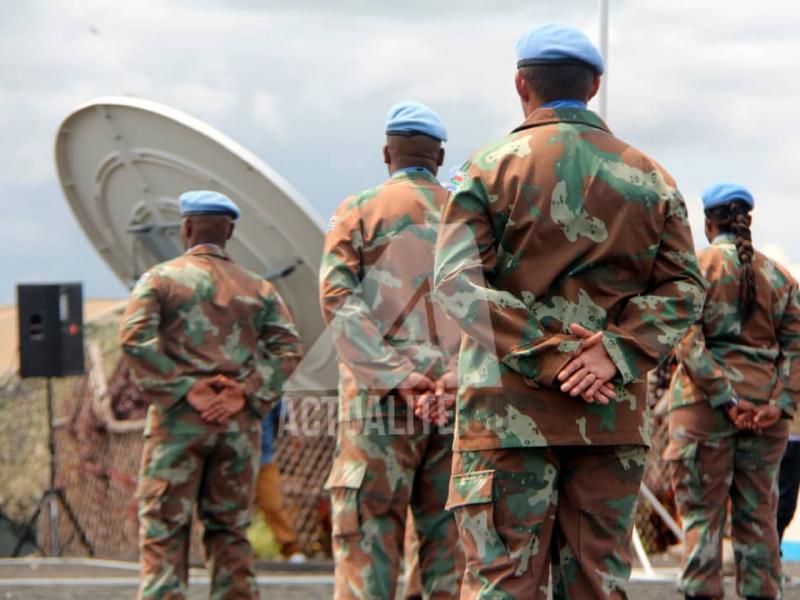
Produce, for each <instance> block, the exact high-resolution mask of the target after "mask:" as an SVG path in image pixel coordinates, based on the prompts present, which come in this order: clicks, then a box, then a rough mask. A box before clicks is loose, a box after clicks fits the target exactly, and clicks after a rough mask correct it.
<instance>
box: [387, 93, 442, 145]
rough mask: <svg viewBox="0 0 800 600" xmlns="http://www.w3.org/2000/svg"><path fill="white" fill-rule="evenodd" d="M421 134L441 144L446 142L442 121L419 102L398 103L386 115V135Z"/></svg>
mask: <svg viewBox="0 0 800 600" xmlns="http://www.w3.org/2000/svg"><path fill="white" fill-rule="evenodd" d="M415 133H423V134H425V135H429V136H431V137H432V138H436V139H437V140H439V141H441V142H446V141H447V131H445V129H444V125H443V124H442V120H441V119H440V118H439V115H437V114H436V113H435V112H433V111H432V110H431V109H430V108H428V107H427V106H425V105H424V104H422V103H421V102H411V101H408V102H400V103H399V104H395V105H394V106H393V107H392V108H390V109H389V114H388V115H386V134H387V135H413V134H415Z"/></svg>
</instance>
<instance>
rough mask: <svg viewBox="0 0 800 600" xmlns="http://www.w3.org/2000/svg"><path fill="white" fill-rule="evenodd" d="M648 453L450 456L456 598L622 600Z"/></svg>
mask: <svg viewBox="0 0 800 600" xmlns="http://www.w3.org/2000/svg"><path fill="white" fill-rule="evenodd" d="M646 453H647V450H646V448H645V447H644V446H616V447H612V446H603V447H598V448H593V449H592V451H591V453H587V452H586V448H585V447H584V446H573V447H564V446H552V447H549V448H530V449H505V448H501V449H487V450H478V451H467V450H465V451H462V452H456V453H455V460H454V462H453V476H452V480H451V484H450V496H449V499H448V508H450V509H451V510H453V511H454V512H455V514H456V520H457V522H458V527H459V534H460V538H461V543H462V545H463V546H464V553H465V554H466V564H467V569H466V573H465V575H464V582H463V585H462V590H461V600H477V599H491V600H516V599H518V598H531V599H535V600H549V596H548V594H547V589H548V583H549V581H550V572H551V570H552V592H553V595H552V598H553V599H554V600H567V599H571V600H587V599H589V598H597V599H600V598H611V599H615V600H619V599H622V598H627V596H626V593H625V590H626V588H627V585H628V580H629V578H630V573H631V560H632V556H631V550H630V536H631V531H632V527H633V522H634V513H635V511H636V501H637V498H638V494H639V483H640V481H641V478H642V475H643V474H644V466H645V456H646Z"/></svg>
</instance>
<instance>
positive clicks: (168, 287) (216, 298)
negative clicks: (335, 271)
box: [119, 244, 302, 434]
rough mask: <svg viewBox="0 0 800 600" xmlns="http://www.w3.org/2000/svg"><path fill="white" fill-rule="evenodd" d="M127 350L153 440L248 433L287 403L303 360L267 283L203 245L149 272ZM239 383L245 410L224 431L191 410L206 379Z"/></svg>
mask: <svg viewBox="0 0 800 600" xmlns="http://www.w3.org/2000/svg"><path fill="white" fill-rule="evenodd" d="M119 339H120V344H121V346H122V350H123V352H124V354H125V358H126V359H127V362H128V364H129V365H130V367H131V371H132V373H133V376H134V379H135V380H136V382H137V384H138V385H139V387H140V388H141V390H142V392H143V394H144V395H145V397H146V398H147V399H148V400H149V401H150V402H151V403H152V404H151V406H150V408H149V410H148V414H147V428H146V433H153V432H158V431H164V432H169V433H171V434H178V433H186V434H192V433H206V432H207V431H209V430H210V429H211V430H214V431H231V432H233V431H243V430H245V429H254V428H255V427H257V424H258V421H259V420H260V418H261V416H263V415H265V414H266V413H267V412H269V410H270V408H271V407H272V405H273V404H274V403H275V402H277V400H278V398H279V397H280V391H281V386H282V385H283V382H284V380H285V379H286V377H287V375H288V374H289V373H290V372H291V370H292V369H293V368H294V366H295V365H296V364H297V362H298V361H299V358H300V354H301V352H302V349H301V344H300V339H299V337H298V334H297V329H296V328H295V325H294V322H293V321H292V317H291V315H290V314H289V311H288V309H287V308H286V306H285V304H284V303H283V300H282V299H281V298H280V296H279V295H278V293H277V292H276V291H275V289H274V288H273V287H272V285H271V284H270V283H269V282H268V281H265V280H264V279H262V278H261V277H259V276H258V275H256V274H255V273H252V272H250V271H248V270H247V269H244V268H242V267H240V266H239V265H237V264H236V263H234V262H233V261H231V260H230V259H229V258H228V256H227V255H226V254H225V252H224V250H222V249H221V248H220V247H219V246H215V245H213V244H203V245H199V246H195V247H194V248H192V249H190V250H189V251H188V252H187V253H186V254H184V255H182V256H179V257H178V258H175V259H173V260H170V261H167V262H164V263H161V264H159V265H156V266H155V267H153V268H152V269H150V270H149V271H148V272H147V273H145V274H144V275H143V276H142V277H141V278H140V279H139V281H138V282H137V284H136V286H135V287H134V288H133V292H132V293H131V298H130V301H129V303H128V306H127V308H126V309H125V314H124V315H123V317H122V322H121V324H120V334H119ZM217 374H223V375H226V376H228V377H230V378H232V379H235V380H237V381H238V382H239V383H240V384H241V385H242V388H243V389H244V391H245V395H246V398H247V406H248V408H249V410H244V411H242V412H241V413H239V414H238V415H236V416H235V417H234V418H232V419H231V420H230V421H229V423H228V425H227V427H222V426H216V425H209V424H208V423H206V422H204V421H203V420H202V419H201V418H200V415H199V413H197V412H196V411H195V410H194V409H193V408H192V407H191V406H189V404H188V403H187V402H185V401H184V398H185V396H186V393H187V392H188V391H189V388H191V387H192V385H193V384H194V383H195V382H196V381H197V380H198V379H200V378H203V377H210V376H214V375H217Z"/></svg>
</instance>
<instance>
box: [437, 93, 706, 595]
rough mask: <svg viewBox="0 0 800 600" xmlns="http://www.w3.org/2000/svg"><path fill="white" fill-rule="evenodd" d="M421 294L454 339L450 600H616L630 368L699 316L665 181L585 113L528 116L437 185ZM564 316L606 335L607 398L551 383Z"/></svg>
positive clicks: (623, 538)
mask: <svg viewBox="0 0 800 600" xmlns="http://www.w3.org/2000/svg"><path fill="white" fill-rule="evenodd" d="M453 185H454V187H456V192H455V194H454V195H453V196H452V198H451V199H450V201H449V203H448V204H447V206H446V207H445V210H444V213H443V216H442V228H441V230H440V232H439V238H438V240H437V249H436V269H435V287H436V296H437V297H438V298H439V300H440V301H441V302H442V304H443V305H444V307H445V309H446V310H447V311H448V312H449V313H450V315H451V316H453V317H454V318H455V319H456V320H457V321H458V322H459V325H460V326H461V327H462V329H463V331H464V333H465V334H466V335H465V337H464V339H463V342H462V346H461V355H460V360H459V397H458V402H457V406H458V411H457V417H456V431H455V450H456V456H455V458H454V466H453V477H452V482H451V488H450V495H449V500H448V505H449V507H451V508H452V509H454V511H455V513H456V519H457V521H458V524H459V534H460V536H461V540H462V543H463V544H464V547H465V553H466V557H467V572H466V574H465V578H464V584H463V588H462V598H522V597H528V598H530V597H536V598H546V593H545V590H546V588H547V585H548V581H547V577H548V573H549V570H550V567H551V561H555V562H553V564H552V567H553V590H554V594H555V596H554V597H555V598H579V599H581V600H583V599H587V598H624V597H625V588H626V584H627V581H628V578H629V575H630V562H631V557H630V552H629V539H630V532H631V527H632V524H633V516H634V509H635V505H636V499H637V495H638V490H639V483H640V479H641V477H642V474H643V470H644V462H645V453H646V446H647V445H648V443H649V431H648V415H647V407H646V403H645V396H646V383H645V375H646V374H647V372H648V371H649V370H651V369H653V368H654V367H655V366H656V365H657V364H658V363H659V361H660V360H662V358H663V357H664V356H666V355H667V354H668V353H669V352H670V350H671V349H672V347H673V345H674V344H675V343H677V341H678V340H680V339H681V337H682V336H683V334H684V332H685V331H686V329H687V328H688V327H689V326H690V325H691V323H693V322H694V320H695V319H696V317H697V316H698V314H699V311H700V307H701V306H702V301H703V284H702V279H701V278H700V275H699V272H698V267H697V262H696V257H695V254H694V251H693V246H692V238H691V232H690V229H689V224H688V222H687V217H686V209H685V206H684V202H683V199H682V197H681V195H680V193H679V192H678V190H677V189H676V188H675V184H674V182H673V180H672V179H671V177H670V176H669V175H668V174H667V173H666V172H665V171H664V170H663V169H662V168H661V167H660V166H659V165H658V164H656V163H655V162H653V161H652V160H651V159H649V158H648V157H647V156H645V155H644V154H642V153H641V152H639V151H638V150H636V149H634V148H632V147H630V146H628V145H627V144H625V143H624V142H622V141H620V140H618V139H617V138H615V137H614V136H613V135H612V134H611V133H610V132H609V131H608V129H607V128H606V125H605V124H604V123H603V122H602V121H601V120H600V119H599V118H598V117H597V115H595V114H594V113H592V112H590V111H588V110H584V109H580V108H539V109H537V110H535V111H533V112H532V113H531V114H530V115H529V116H528V118H527V119H526V121H525V122H524V123H523V124H522V125H521V126H520V127H518V128H517V129H515V130H514V131H513V132H512V133H511V135H510V136H508V137H506V138H504V139H502V140H500V141H498V142H496V143H494V144H492V145H490V146H488V147H486V148H484V149H482V150H480V151H479V152H477V153H476V154H474V155H473V157H472V158H471V159H470V160H468V161H467V163H466V164H465V165H464V166H463V168H462V170H461V172H459V173H458V174H456V176H455V177H454V180H453ZM570 323H580V324H581V325H583V326H584V327H587V328H589V329H591V330H594V331H597V330H603V331H604V332H605V336H604V340H603V343H604V345H605V348H606V350H607V351H608V353H609V355H610V356H611V358H612V359H613V361H614V363H615V364H616V366H617V369H618V371H619V375H618V377H617V378H616V380H615V381H616V394H617V399H616V402H611V403H610V404H609V405H607V406H600V405H595V404H592V405H590V404H586V403H585V402H584V401H583V400H582V399H581V398H572V397H570V396H568V395H565V394H563V393H562V392H561V391H560V389H559V382H558V381H557V380H556V379H555V378H556V375H557V374H558V372H559V371H560V370H561V369H562V368H563V367H564V366H565V365H566V364H567V363H568V362H569V361H570V360H571V358H572V357H574V356H575V355H576V354H577V351H578V348H579V346H580V340H578V339H577V338H576V337H575V336H573V335H571V334H570V333H569V325H570Z"/></svg>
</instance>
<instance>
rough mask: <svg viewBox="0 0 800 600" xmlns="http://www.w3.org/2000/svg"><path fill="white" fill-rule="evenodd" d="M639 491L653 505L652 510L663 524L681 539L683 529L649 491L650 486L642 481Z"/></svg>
mask: <svg viewBox="0 0 800 600" xmlns="http://www.w3.org/2000/svg"><path fill="white" fill-rule="evenodd" d="M639 493H641V494H642V496H644V498H645V500H647V501H648V502H649V503H650V506H652V507H653V510H654V511H656V514H658V516H659V517H661V519H662V520H663V521H664V524H665V525H666V526H667V527H668V528H669V530H670V531H671V532H672V533H673V534H674V535H675V537H676V538H678V539H679V540H680V541H683V531H682V530H681V528H680V526H679V525H678V524H677V523H676V522H675V519H673V518H672V515H671V514H669V511H668V510H667V509H666V508H664V505H663V504H661V502H659V501H658V498H656V495H655V494H654V493H653V492H651V491H650V488H649V487H647V486H646V485H645V483H644V482H642V484H641V486H639Z"/></svg>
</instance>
